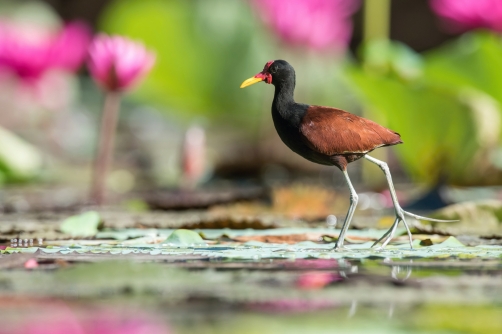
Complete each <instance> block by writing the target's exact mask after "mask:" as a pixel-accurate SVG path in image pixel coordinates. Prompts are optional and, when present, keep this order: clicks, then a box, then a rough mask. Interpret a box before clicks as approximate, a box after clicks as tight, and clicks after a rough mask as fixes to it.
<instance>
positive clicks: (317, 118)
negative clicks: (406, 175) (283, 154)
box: [241, 60, 448, 249]
mask: <svg viewBox="0 0 502 334" xmlns="http://www.w3.org/2000/svg"><path fill="white" fill-rule="evenodd" d="M260 81H265V82H266V83H267V84H273V85H274V86H275V94H274V101H273V102H272V119H273V121H274V126H275V129H276V130H277V133H278V134H279V137H281V139H282V141H283V142H284V143H285V144H286V145H287V146H288V147H289V148H290V149H291V150H293V151H294V152H295V153H297V154H299V155H301V156H302V157H304V158H305V159H307V160H310V161H312V162H315V163H318V164H321V165H328V166H336V167H338V168H339V169H340V170H341V171H342V172H343V175H344V176H345V181H346V182H347V185H348V187H349V190H350V207H349V211H348V213H347V216H346V217H345V221H344V222H343V226H342V230H341V232H340V236H339V237H338V241H337V242H336V244H335V249H340V248H343V242H344V239H345V234H346V232H347V229H348V228H349V225H350V221H351V220H352V216H353V215H354V210H355V208H356V205H357V201H358V196H357V193H356V191H355V190H354V187H353V186H352V183H351V182H350V178H349V174H348V173H347V165H348V164H349V163H351V162H353V161H356V160H358V159H360V158H363V157H364V158H366V159H367V160H369V161H371V162H372V163H374V164H376V165H378V166H379V167H380V169H382V171H383V172H384V174H385V177H386V178H387V182H388V184H389V190H390V194H391V197H392V202H393V204H394V209H395V212H396V219H395V220H394V223H393V224H392V226H391V228H390V229H389V230H388V231H387V232H386V233H385V234H384V235H383V236H382V237H381V238H380V239H378V240H377V241H376V242H375V243H374V244H373V246H375V245H376V244H378V243H379V242H380V241H382V240H384V239H385V240H384V241H383V243H382V248H383V247H385V246H386V245H387V244H388V243H389V242H390V241H391V240H392V238H393V236H394V233H395V232H396V228H397V226H398V225H399V222H401V221H402V222H403V224H404V226H405V227H406V231H407V232H408V237H409V241H410V246H411V248H413V244H412V241H413V240H412V236H411V231H410V228H409V227H408V224H407V223H406V220H405V218H404V216H405V215H408V216H411V217H413V218H416V219H422V220H428V221H435V222H448V220H439V219H433V218H427V217H422V216H418V215H415V214H413V213H409V212H407V211H404V210H403V209H402V208H401V206H400V205H399V202H398V201H397V196H396V191H395V190H394V185H393V183H392V178H391V175H390V171H389V167H388V166H387V164H386V163H385V162H383V161H380V160H377V159H375V158H373V157H371V156H369V155H368V153H369V152H371V151H373V150H374V149H376V148H379V147H383V146H391V145H396V144H401V143H402V141H401V137H400V135H399V133H397V132H394V131H392V130H389V129H386V128H384V127H383V126H381V125H378V124H377V123H375V122H373V121H370V120H368V119H365V118H362V117H359V116H356V115H353V114H351V113H348V112H346V111H343V110H340V109H336V108H330V107H321V106H314V105H308V104H302V103H296V102H295V100H294V96H293V95H294V90H295V84H296V76H295V70H294V68H293V67H292V66H291V65H290V64H289V63H288V62H287V61H285V60H275V61H269V62H268V63H266V64H265V67H264V68H263V71H261V72H260V73H258V74H257V75H255V76H254V77H252V78H249V79H247V80H245V81H244V82H243V83H242V85H241V88H244V87H247V86H250V85H252V84H255V83H257V82H260ZM373 246H372V247H373Z"/></svg>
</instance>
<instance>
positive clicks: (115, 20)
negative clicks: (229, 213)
mask: <svg viewBox="0 0 502 334" xmlns="http://www.w3.org/2000/svg"><path fill="white" fill-rule="evenodd" d="M483 6H484V7H483ZM501 22H502V5H500V4H497V1H470V2H469V1H462V2H459V1H447V0H437V1H434V0H431V1H426V0H415V1H390V0H371V1H362V0H312V1H307V0H302V1H300V0H298V1H285V0H249V1H244V0H242V1H229V0H211V1H204V0H192V1H183V0H142V1H135V0H115V1H109V0H87V1H80V0H46V1H24V0H12V1H9V0H3V1H2V2H0V184H1V185H2V188H3V191H2V196H3V197H4V201H3V206H4V210H15V211H20V210H21V211H22V210H25V209H27V208H29V207H30V205H35V204H33V203H34V202H36V201H37V200H38V201H41V202H43V203H44V205H48V206H51V205H52V204H54V205H55V206H57V205H62V206H64V205H71V204H75V203H78V202H82V201H85V199H86V196H87V192H88V188H89V183H90V178H91V165H92V160H93V158H94V152H95V148H96V141H97V133H98V129H99V122H100V115H101V108H102V103H103V93H102V91H101V90H100V89H99V88H98V87H97V86H96V85H95V84H94V82H93V80H92V79H91V78H90V76H89V72H88V71H87V69H86V66H85V64H86V57H87V56H86V51H85V50H86V48H87V45H88V44H89V43H90V41H91V39H92V36H93V35H95V34H98V33H100V32H104V33H108V34H119V35H123V36H127V37H129V38H131V39H134V40H137V41H141V42H142V43H144V44H145V45H146V47H147V48H148V49H150V50H152V51H154V52H155V54H156V64H155V66H154V67H153V69H152V71H151V73H150V74H149V75H148V76H147V77H146V78H145V80H144V81H143V82H142V83H141V85H140V86H139V87H137V89H136V90H134V92H132V94H127V95H125V96H124V98H123V100H122V105H121V111H120V118H119V125H118V132H117V141H116V145H115V152H114V162H113V168H112V170H111V172H110V174H109V177H108V179H107V184H108V188H109V191H110V192H111V193H112V194H113V195H114V196H115V198H119V199H120V198H135V197H139V198H143V197H142V195H141V194H145V193H148V192H151V191H152V190H158V189H175V190H176V191H179V189H185V190H186V191H193V189H206V190H207V189H213V190H214V189H216V191H218V189H227V188H233V187H267V188H272V189H276V188H278V187H279V188H280V187H284V186H287V185H291V184H301V186H296V188H294V187H293V190H294V191H296V192H297V193H301V194H303V195H302V196H304V197H305V198H314V197H316V196H317V195H316V194H319V193H320V192H319V191H321V190H322V189H328V191H329V192H332V191H333V189H335V190H336V191H340V192H345V191H346V189H345V184H344V181H343V178H342V174H341V173H340V172H339V171H338V170H335V168H328V167H325V166H320V165H315V164H312V163H310V162H308V161H306V160H303V159H302V158H301V157H299V156H297V155H295V154H294V153H293V152H291V151H290V150H289V149H288V148H287V147H286V146H285V145H284V144H283V143H282V142H281V141H280V139H279V137H278V135H277V134H276V132H275V129H274V127H273V125H272V121H271V117H270V106H271V102H272V97H273V93H274V92H273V87H271V86H265V85H256V86H253V87H251V88H248V89H246V90H241V89H239V85H240V83H241V82H242V81H243V80H244V79H246V78H249V77H251V76H252V75H254V74H256V73H258V72H259V71H261V70H262V68H263V66H264V64H265V63H266V62H267V61H269V60H273V59H285V60H287V61H288V62H290V63H291V64H292V65H293V66H294V67H295V69H296V73H297V89H296V100H297V101H299V102H305V103H309V104H317V105H327V106H333V107H337V108H342V109H345V110H347V111H350V112H352V113H355V114H358V115H363V116H365V117H368V118H370V119H373V120H375V121H377V122H379V123H380V124H382V125H384V126H386V127H389V128H391V129H393V130H395V131H397V132H399V133H400V134H401V136H402V138H403V141H404V145H399V146H396V147H392V148H385V149H380V150H378V151H377V152H374V156H375V157H377V158H379V159H384V160H386V161H387V162H388V163H389V165H390V167H391V171H392V174H393V177H394V180H395V182H396V183H397V184H398V186H397V188H398V189H399V190H401V191H400V192H399V195H400V196H401V197H402V201H403V202H404V203H408V204H413V203H414V202H415V204H416V205H418V206H417V208H419V209H435V208H439V207H441V206H443V205H445V204H448V203H449V202H451V201H458V200H462V199H463V197H462V196H464V195H463V194H464V192H463V190H462V189H466V188H465V187H476V188H470V189H477V190H476V192H475V194H476V195H475V197H476V198H478V199H479V198H483V197H485V198H502V192H500V191H499V190H498V188H497V187H496V186H498V185H500V184H501V182H502V146H501V136H502V132H501V128H500V126H501V124H500V122H501V107H500V103H501V102H502V74H501V73H500V69H501V68H502V40H501V38H500V33H501V32H502V24H501ZM47 48H50V50H51V51H50V52H49V53H44V52H45V51H44V50H46V49H47ZM55 59H57V60H58V62H55V61H54V60H55ZM349 172H350V173H351V176H352V179H353V180H354V182H355V184H356V188H357V189H358V191H360V192H361V193H362V194H363V196H362V201H361V208H362V209H364V208H368V207H373V208H376V209H378V208H382V207H387V206H391V202H390V198H389V196H388V195H387V192H386V182H385V179H384V177H383V174H382V173H381V171H380V170H379V169H378V168H377V167H375V166H368V164H367V163H364V162H355V163H354V164H351V165H350V166H349ZM481 186H482V187H483V188H477V187H481ZM34 189H35V190H34ZM281 189H282V188H281ZM444 189H447V191H446V192H447V193H448V194H449V198H447V197H448V196H446V197H445V191H444ZM480 189H483V190H480ZM46 191H47V192H48V193H49V194H50V196H47V192H46ZM33 192H36V193H40V192H42V194H43V195H40V194H39V195H38V197H37V196H35V197H34V198H36V200H35V199H33V201H32V200H30V196H32V193H33ZM12 194H15V196H14V197H13V195H12ZM138 194H139V195H138ZM178 194H179V193H178ZM273 194H274V196H275V197H274V198H275V200H279V201H280V198H287V197H288V196H289V195H288V194H287V193H281V192H280V190H277V191H275V192H274V193H273ZM33 196H34V195H33ZM281 196H282V197H281ZM319 196H320V197H321V198H324V199H328V200H331V197H330V196H331V195H330V194H325V195H323V194H322V193H321V195H319ZM323 196H324V197H323ZM344 197H345V196H344ZM424 198H425V199H424ZM420 199H422V201H420ZM345 200H347V199H345ZM417 200H419V203H418V204H417V203H416V201H417ZM155 201H156V200H155V199H154V200H153V202H155ZM287 201H288V200H287V199H284V202H287ZM52 202H54V203H52ZM157 202H159V201H158V199H157ZM196 202H197V200H196ZM51 203H52V204H51ZM157 204H158V203H157ZM164 204H165V203H164ZM181 205H182V204H181ZM284 205H285V206H287V205H288V204H284ZM307 205H310V204H307ZM330 205H331V204H330ZM154 206H155V205H154ZM157 206H162V205H157ZM340 207H341V208H343V210H342V211H341V212H345V210H346V207H345V205H341V206H340ZM330 208H331V207H330ZM327 211H328V212H329V210H327Z"/></svg>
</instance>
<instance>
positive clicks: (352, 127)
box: [300, 106, 402, 156]
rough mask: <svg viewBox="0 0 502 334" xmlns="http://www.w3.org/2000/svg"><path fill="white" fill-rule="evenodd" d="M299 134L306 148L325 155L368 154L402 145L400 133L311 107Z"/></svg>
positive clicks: (351, 116) (359, 118) (331, 110)
mask: <svg viewBox="0 0 502 334" xmlns="http://www.w3.org/2000/svg"><path fill="white" fill-rule="evenodd" d="M300 132H301V134H302V135H303V137H304V138H303V139H304V140H305V142H306V143H307V145H308V146H309V147H310V148H311V149H313V150H315V151H316V152H319V153H322V154H325V155H329V156H331V155H336V154H349V153H367V152H370V151H372V150H374V149H376V148H378V147H381V146H389V145H396V144H400V143H402V141H401V137H400V135H399V133H397V132H394V131H391V130H389V129H387V128H384V127H383V126H381V125H379V124H377V123H375V122H373V121H370V120H369V119H365V118H362V117H359V116H356V115H353V114H351V113H348V112H346V111H343V110H340V109H335V108H329V107H321V106H310V107H309V108H308V109H307V113H306V114H305V116H304V117H303V119H302V122H301V125H300Z"/></svg>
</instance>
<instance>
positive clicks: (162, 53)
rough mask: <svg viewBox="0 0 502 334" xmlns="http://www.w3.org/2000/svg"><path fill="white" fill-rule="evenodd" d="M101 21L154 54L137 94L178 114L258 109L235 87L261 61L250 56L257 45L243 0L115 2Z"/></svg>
mask: <svg viewBox="0 0 502 334" xmlns="http://www.w3.org/2000/svg"><path fill="white" fill-rule="evenodd" d="M208 12H210V14H211V15H207V13H208ZM101 22H102V27H103V28H104V30H105V31H106V32H109V33H118V34H123V35H126V36H129V37H132V38H135V39H140V40H142V41H143V42H144V43H145V44H146V45H147V46H148V47H150V48H152V49H153V50H155V52H156V53H157V63H156V65H155V67H154V69H153V71H152V73H151V74H150V75H149V77H148V78H147V80H146V82H145V84H144V85H143V87H142V88H143V89H142V90H141V93H142V95H143V97H145V98H149V99H151V100H152V101H156V102H158V103H160V104H162V105H165V106H168V107H169V108H171V110H170V112H174V113H176V114H177V115H178V116H184V117H190V116H193V115H194V113H196V114H197V115H204V114H206V115H220V116H221V115H229V116H232V115H234V116H237V118H241V119H242V117H244V118H246V116H247V117H249V116H250V115H247V114H248V113H251V115H256V113H253V111H256V110H259V108H258V106H259V105H260V104H259V103H257V101H255V100H254V99H252V96H251V95H249V94H246V93H244V94H243V93H242V92H241V91H239V85H240V83H241V82H242V81H243V80H244V79H246V78H247V76H250V75H252V74H254V73H255V72H256V71H257V69H260V67H261V66H263V64H262V63H264V62H265V61H266V60H265V59H255V60H254V61H252V60H251V59H252V57H253V55H254V54H255V51H256V50H255V49H256V47H257V45H255V44H253V32H254V29H253V18H252V16H250V15H249V8H248V5H247V3H245V2H242V1H232V2H228V1H222V0H219V1H211V2H210V3H209V2H207V1H164V0H144V1H136V0H124V1H115V2H113V3H112V4H111V5H110V6H109V7H108V8H107V10H106V12H105V14H104V16H103V17H102V20H101ZM243 73H248V74H247V76H245V75H243Z"/></svg>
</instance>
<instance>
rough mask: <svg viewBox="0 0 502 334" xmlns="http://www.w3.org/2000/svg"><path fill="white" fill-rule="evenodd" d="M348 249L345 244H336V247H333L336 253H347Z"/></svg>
mask: <svg viewBox="0 0 502 334" xmlns="http://www.w3.org/2000/svg"><path fill="white" fill-rule="evenodd" d="M347 249H348V248H347V247H345V246H344V245H343V243H340V244H339V243H338V242H336V244H335V247H333V250H334V251H336V252H343V251H346V250H347Z"/></svg>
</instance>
